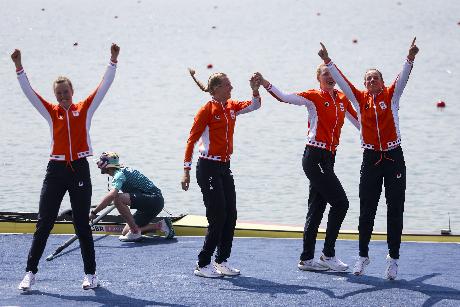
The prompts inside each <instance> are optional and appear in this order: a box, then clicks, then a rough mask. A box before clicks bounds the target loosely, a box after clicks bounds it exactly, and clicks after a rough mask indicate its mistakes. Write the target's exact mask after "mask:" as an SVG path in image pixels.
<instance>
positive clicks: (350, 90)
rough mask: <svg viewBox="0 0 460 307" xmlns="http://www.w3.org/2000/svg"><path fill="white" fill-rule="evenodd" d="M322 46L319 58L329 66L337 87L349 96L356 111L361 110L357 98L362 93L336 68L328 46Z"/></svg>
mask: <svg viewBox="0 0 460 307" xmlns="http://www.w3.org/2000/svg"><path fill="white" fill-rule="evenodd" d="M320 44H321V49H320V50H319V51H318V55H319V57H320V58H321V59H322V60H323V61H324V64H326V65H327V67H328V68H329V71H330V72H331V75H332V77H333V78H334V80H335V82H337V85H338V86H339V87H340V89H341V90H342V92H343V93H344V94H345V96H347V98H348V100H350V101H351V103H352V104H353V106H354V107H355V109H356V110H359V103H358V99H357V97H359V95H361V92H360V91H359V90H358V89H357V88H356V87H355V86H354V85H353V84H352V83H351V82H350V81H348V79H347V78H346V77H345V76H344V75H343V74H342V72H341V71H340V70H339V69H338V68H337V66H335V64H334V63H333V62H332V60H331V58H330V57H329V53H328V52H327V49H326V46H324V44H323V43H320Z"/></svg>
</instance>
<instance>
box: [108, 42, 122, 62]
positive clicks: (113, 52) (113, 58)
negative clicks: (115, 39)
mask: <svg viewBox="0 0 460 307" xmlns="http://www.w3.org/2000/svg"><path fill="white" fill-rule="evenodd" d="M110 53H111V58H110V60H111V61H112V62H114V63H116V62H117V59H118V54H120V47H119V46H118V45H117V44H115V43H113V44H112V46H111V47H110Z"/></svg>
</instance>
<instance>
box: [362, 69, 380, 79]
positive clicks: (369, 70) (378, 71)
mask: <svg viewBox="0 0 460 307" xmlns="http://www.w3.org/2000/svg"><path fill="white" fill-rule="evenodd" d="M371 71H376V72H377V73H378V74H379V76H380V79H381V80H382V81H383V76H382V73H381V72H380V70H378V69H377V68H369V69H368V70H366V72H365V73H364V81H366V75H367V73H368V72H371Z"/></svg>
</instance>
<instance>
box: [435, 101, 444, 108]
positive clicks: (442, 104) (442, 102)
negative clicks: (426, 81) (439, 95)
mask: <svg viewBox="0 0 460 307" xmlns="http://www.w3.org/2000/svg"><path fill="white" fill-rule="evenodd" d="M436 106H437V107H438V108H445V107H446V103H445V102H444V101H442V100H439V101H438V102H437V103H436Z"/></svg>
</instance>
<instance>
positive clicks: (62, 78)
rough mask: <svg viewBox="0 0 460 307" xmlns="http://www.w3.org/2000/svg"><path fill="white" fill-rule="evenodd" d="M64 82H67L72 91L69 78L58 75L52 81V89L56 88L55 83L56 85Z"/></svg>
mask: <svg viewBox="0 0 460 307" xmlns="http://www.w3.org/2000/svg"><path fill="white" fill-rule="evenodd" d="M64 82H67V84H68V85H69V86H70V89H71V90H72V92H73V86H72V82H70V79H69V78H67V77H64V76H59V77H57V79H56V80H54V83H53V91H54V89H55V88H56V85H57V84H61V83H64Z"/></svg>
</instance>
